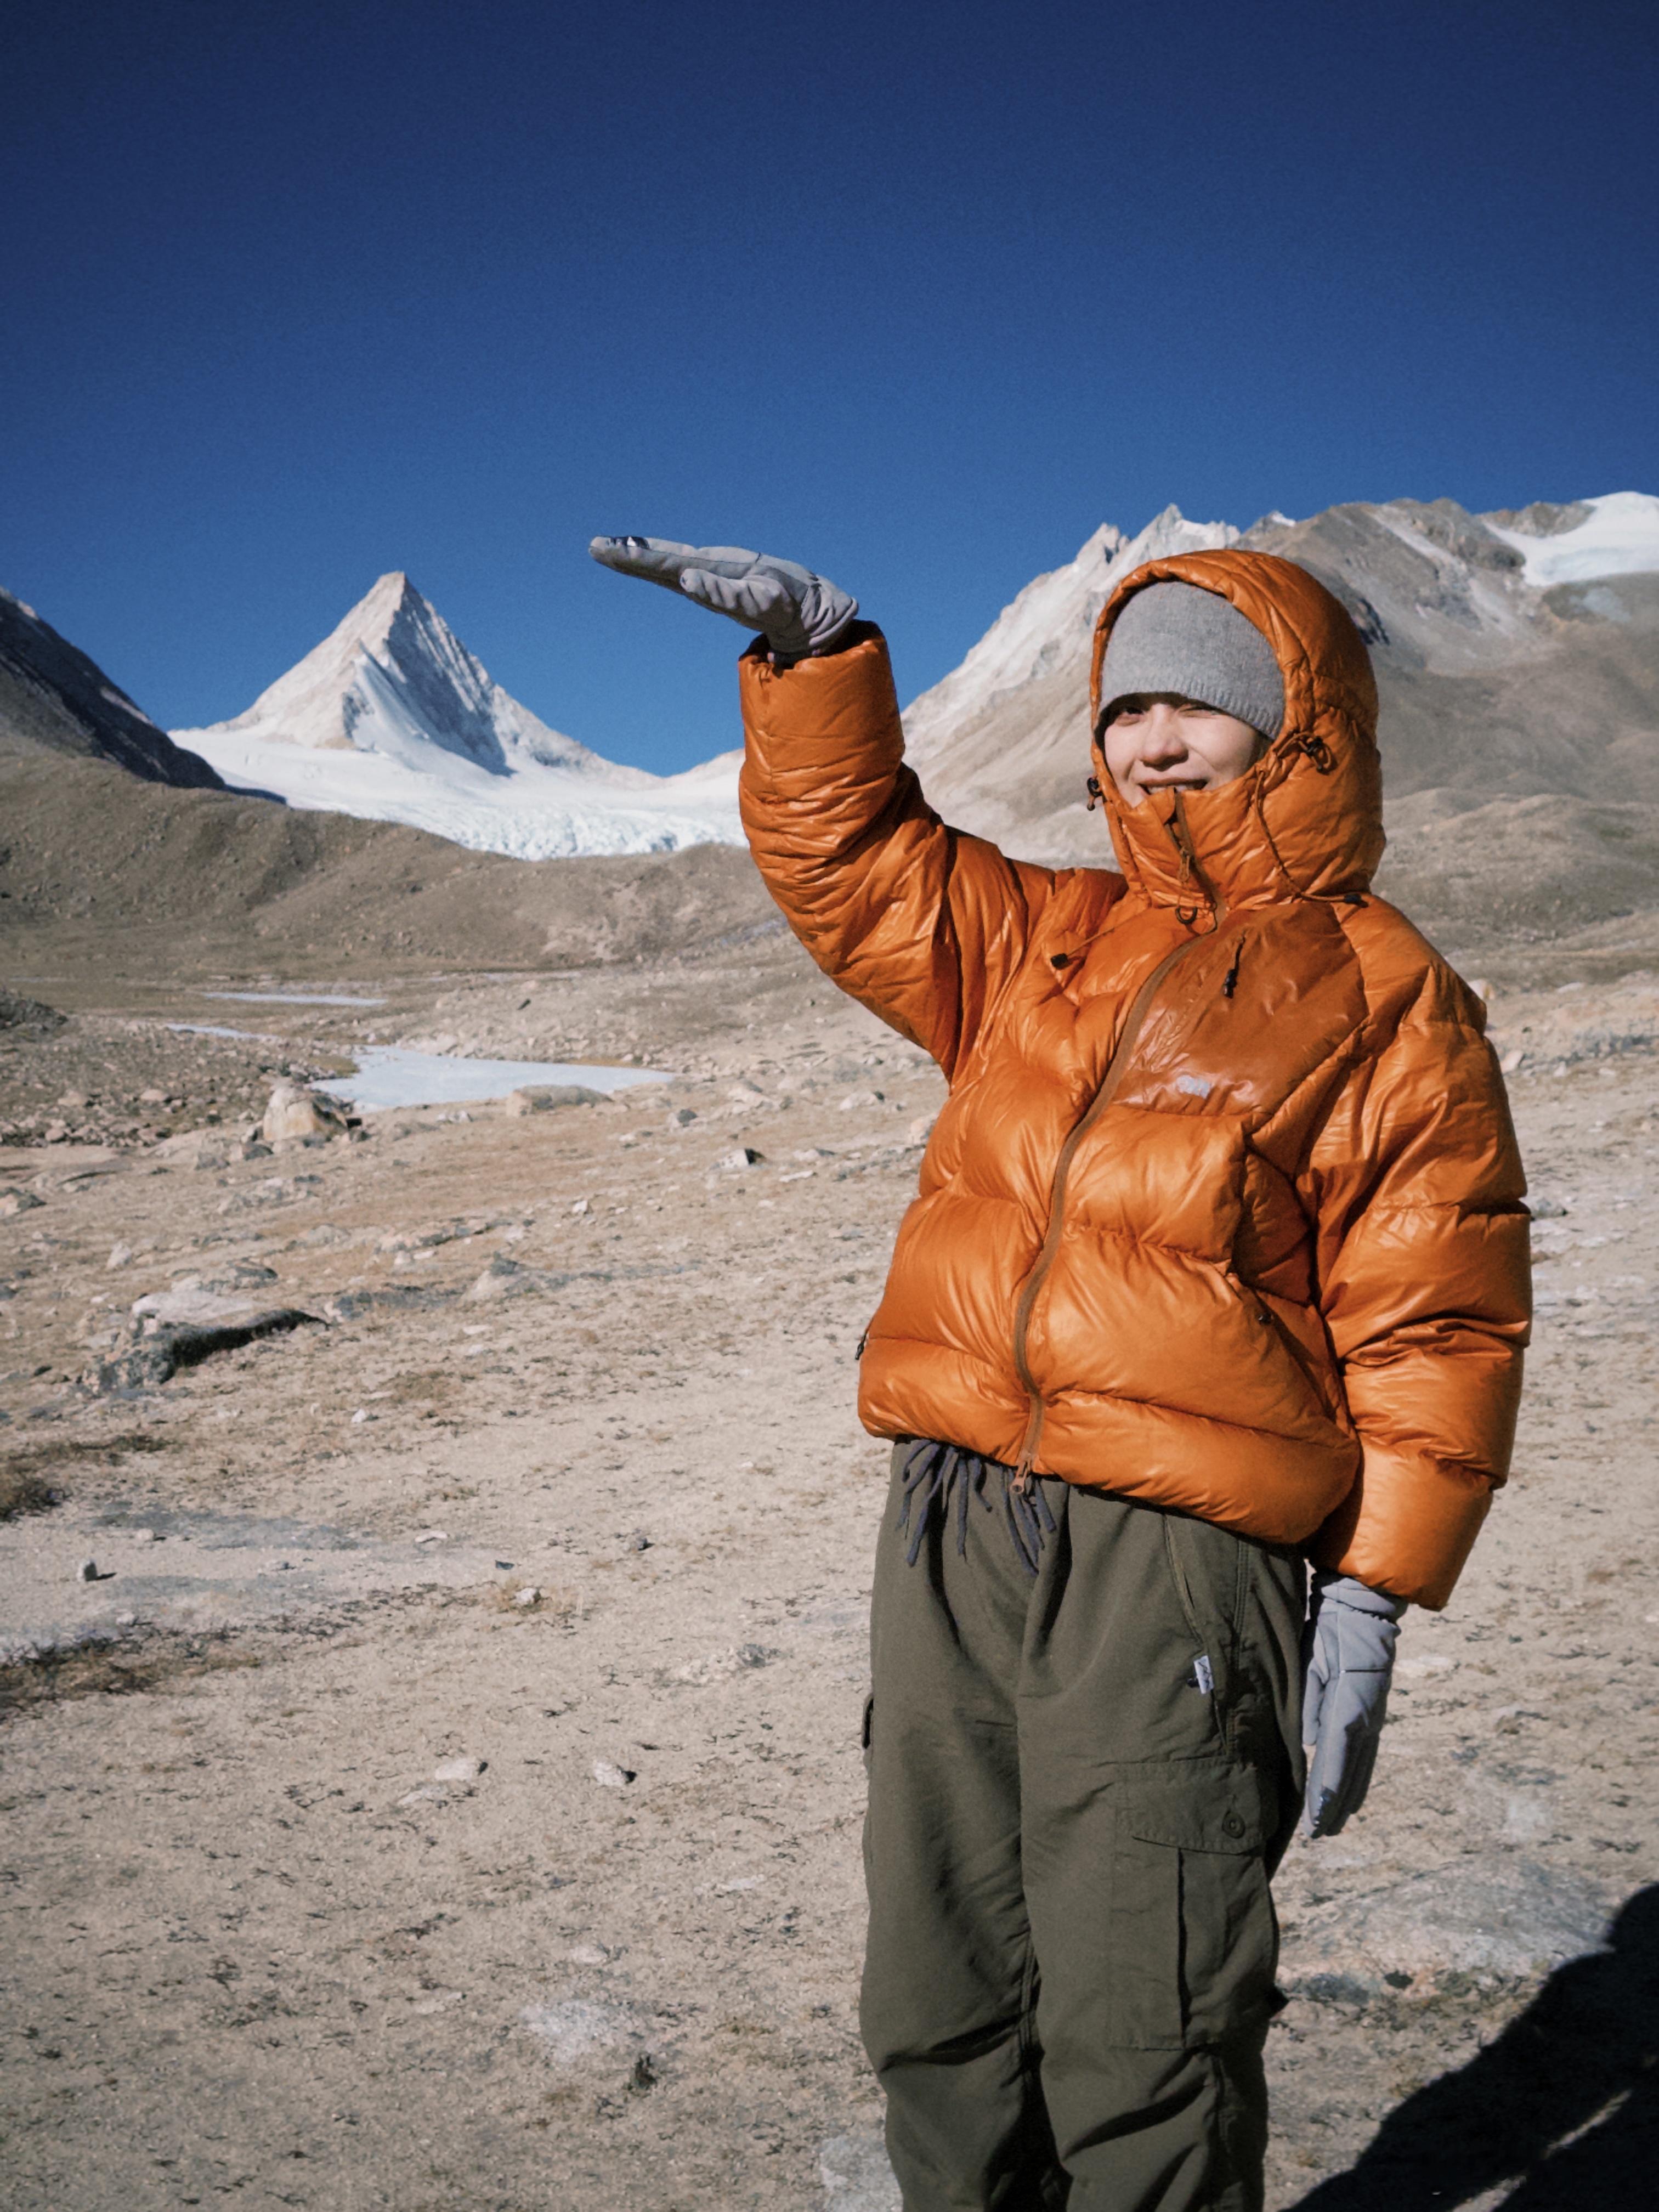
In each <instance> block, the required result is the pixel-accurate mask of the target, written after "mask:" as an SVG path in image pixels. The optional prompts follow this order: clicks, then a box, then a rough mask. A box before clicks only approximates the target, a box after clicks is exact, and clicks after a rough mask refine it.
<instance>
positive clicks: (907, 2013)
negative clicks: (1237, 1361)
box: [862, 1445, 1304, 2212]
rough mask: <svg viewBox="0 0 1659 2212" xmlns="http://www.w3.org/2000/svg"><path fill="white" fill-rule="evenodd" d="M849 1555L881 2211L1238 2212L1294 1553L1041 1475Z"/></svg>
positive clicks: (1260, 2016) (1269, 1914)
mask: <svg viewBox="0 0 1659 2212" xmlns="http://www.w3.org/2000/svg"><path fill="white" fill-rule="evenodd" d="M905 1451H906V1447H905V1446H903V1445H901V1446H900V1447H899V1448H898V1449H896V1451H895V1454H894V1482H893V1488H892V1491H891V1492H890V1498H889V1502H888V1510H887V1513H886V1516H885V1518H884V1522H883V1527H882V1531H881V1537H880V1542H879V1545H878V1553H877V1562H876V1576H875V1590H874V1600H873V1607H872V1680H873V1695H872V1699H871V1705H870V1709H869V1712H868V1715H867V1717H866V1748H867V1761H868V1766H869V1773H870V1801H869V1812H868V1816H867V1819H866V1827H865V1862H866V1875H867V1878H868V1881H869V1889H870V1938H869V1949H868V1955H867V1957H866V1964H865V1970H864V1987H863V1999H862V2027H863V2033H864V2042H865V2048H866V2051H868V2053H869V2055H870V2059H871V2063H872V2065H873V2066H874V2068H875V2070H876V2073H877V2075H878V2079H879V2081H880V2082H881V2086H882V2088H883V2090H884V2092H885V2093H886V2098H887V2147H888V2153H889V2155H890V2158H891V2160H892V2162H893V2167H894V2170H895V2172H896V2174H897V2176H898V2179H899V2183H900V2185H901V2187H902V2191H903V2197H904V2206H905V2212H945V2208H947V2207H949V2208H951V2212H959V2209H960V2212H969V2208H973V2212H978V2208H983V2209H984V2212H992V2209H993V2208H995V2212H1036V2208H1047V2207H1050V2206H1059V2205H1066V2206H1069V2207H1070V2208H1071V2212H1153V2208H1156V2212H1253V2208H1255V2207H1258V2206H1259V2205H1260V2204H1261V2188H1262V2184H1261V2164H1262V2153H1263V2149H1264V2146H1265V2142H1266V2136H1267V2093H1266V2087H1265V2083H1264V2079H1263V2073H1262V2064H1261V2054H1262V2047H1263V2045H1264V2042H1265V2040H1266V2035H1267V2023H1268V2021H1269V2018H1270V2017H1271V2015H1272V2014H1273V2010H1274V2009H1275V2007H1276V2004H1277V2002H1278V2000H1277V1998H1276V1995H1275V1991H1274V1987H1273V1973H1274V1968H1275V1965H1276V1959H1277V1949H1278V1930H1277V1926H1276V1923H1275V1921H1274V1917H1273V1904H1272V1900H1271V1899H1270V1897H1269V1894H1268V1887H1267V1885H1268V1878H1269V1875H1270V1874H1271V1872H1272V1871H1273V1868H1274V1867H1275V1866H1276V1865H1277V1864H1278V1860H1279V1854H1280V1853H1281V1851H1282V1850H1283V1849H1284V1847H1285V1843H1286V1842H1287V1841H1288V1839H1289V1837H1290V1835H1291V1832H1292V1831H1293V1829H1294V1826H1295V1821H1296V1817H1297V1808H1298V1803H1299V1797H1300V1790H1301V1783H1302V1771H1301V1770H1302V1754H1301V1751H1300V1747H1299V1744H1298V1735H1299V1718H1300V1716H1299V1710H1298V1706H1299V1695H1300V1677H1299V1668H1298V1664H1297V1651H1298V1644H1299V1638H1300V1633H1301V1628H1302V1621H1303V1613H1304V1567H1303V1562H1302V1559H1301V1557H1300V1555H1299V1554H1298V1553H1296V1552H1294V1551H1291V1550H1288V1549H1280V1548H1277V1547H1272V1546H1268V1545H1264V1544H1258V1543H1254V1542H1252V1541H1249V1540H1248V1539H1246V1538H1243V1537H1239V1536H1235V1535H1232V1534H1229V1533H1228V1532H1227V1531H1225V1529H1221V1528H1214V1527H1212V1526H1211V1525H1210V1524H1208V1523H1207V1522H1201V1521H1194V1520H1188V1519H1187V1518H1185V1517H1184V1516H1180V1515H1177V1514H1173V1513H1165V1512H1162V1511H1159V1510H1157V1509H1156V1508H1153V1507H1150V1506H1146V1505H1139V1504H1133V1503H1131V1502H1129V1501H1127V1500H1126V1499H1123V1498H1113V1497H1109V1496H1106V1495H1104V1494H1103V1493H1102V1492H1096V1491H1081V1490H1078V1489H1076V1488H1074V1487H1073V1486H1071V1485H1069V1484H1066V1483H1064V1482H1060V1481H1056V1480H1048V1481H1045V1482H1044V1483H1043V1484H1042V1493H1043V1497H1044V1499H1045V1500H1046V1502H1047V1504H1048V1510H1049V1511H1050V1513H1051V1514H1052V1516H1053V1519H1054V1523H1055V1524H1056V1525H1055V1528H1054V1532H1053V1533H1052V1534H1048V1537H1047V1538H1046V1541H1045V1543H1044V1546H1043V1548H1042V1553H1041V1555H1040V1558H1039V1561H1038V1571H1037V1573H1036V1577H1035V1579H1033V1578H1032V1577H1030V1574H1029V1572H1028V1571H1026V1570H1025V1569H1024V1568H1023V1567H1022V1565H1021V1563H1020V1560H1019V1559H1018V1555H1017V1554H1016V1552H1015V1549H1014V1547H1013V1544H1012V1541H1011V1540H1010V1534H1009V1530H1008V1528H1007V1525H1006V1522H1005V1520H1004V1518H1003V1514H1002V1511H1001V1510H1000V1501H999V1510H995V1511H989V1510H986V1508H985V1506H984V1504H982V1503H981V1501H980V1500H979V1499H978V1498H975V1499H973V1500H972V1502H971V1504H970V1505H969V1510H968V1515H967V1528H966V1538H965V1547H966V1548H965V1553H963V1554H959V1553H958V1551H957V1542H958V1533H957V1512H956V1511H955V1510H951V1511H950V1512H949V1513H945V1512H936V1513H935V1514H933V1516H931V1518H930V1519H929V1522H928V1523H927V1531H926V1534H925V1537H924V1539H923V1541H922V1544H921V1552H920V1556H919V1557H918V1558H917V1559H916V1562H915V1565H914V1566H911V1565H907V1564H906V1559H905V1553H906V1549H907V1541H908V1540H907V1538H906V1536H905V1535H904V1534H902V1533H901V1532H900V1530H899V1528H898V1526H897V1522H898V1517H899V1513H900V1510H901V1503H902V1492H901V1480H900V1474H901V1468H902V1461H903V1458H904V1455H905Z"/></svg>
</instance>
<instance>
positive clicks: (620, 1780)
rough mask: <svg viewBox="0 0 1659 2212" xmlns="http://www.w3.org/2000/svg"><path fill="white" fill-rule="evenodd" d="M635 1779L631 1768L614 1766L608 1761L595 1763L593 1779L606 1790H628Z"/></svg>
mask: <svg viewBox="0 0 1659 2212" xmlns="http://www.w3.org/2000/svg"><path fill="white" fill-rule="evenodd" d="M634 1778H635V1775H634V1770H633V1768H632V1767H630V1766H614V1765H612V1764H611V1761H610V1760H609V1759H595V1760H594V1762H593V1779H594V1780H595V1781H596V1782H597V1783H598V1784H599V1785H600V1787H601V1788H602V1789H605V1790H626V1789H627V1787H628V1785H629V1783H630V1782H632V1781H633V1780H634Z"/></svg>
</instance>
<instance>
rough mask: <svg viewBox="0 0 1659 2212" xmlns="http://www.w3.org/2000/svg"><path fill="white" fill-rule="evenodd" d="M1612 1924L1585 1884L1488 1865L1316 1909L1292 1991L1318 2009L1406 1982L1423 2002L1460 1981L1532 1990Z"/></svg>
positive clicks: (1530, 1863) (1305, 1927)
mask: <svg viewBox="0 0 1659 2212" xmlns="http://www.w3.org/2000/svg"><path fill="white" fill-rule="evenodd" d="M1606 1929H1607V1905H1606V1903H1605V1901H1604V1900H1603V1899H1602V1898H1601V1896H1600V1895H1599V1894H1598V1893H1596V1892H1595V1891H1594V1890H1592V1889H1591V1888H1589V1886H1588V1885H1587V1884H1585V1883H1584V1882H1583V1881H1580V1880H1579V1879H1578V1878H1577V1876H1576V1875H1571V1874H1569V1873H1567V1872H1565V1870H1564V1869H1559V1868H1556V1867H1552V1866H1547V1865H1545V1864H1543V1863H1541V1862H1539V1861H1535V1860H1530V1859H1524V1858H1519V1857H1513V1856H1510V1855H1509V1854H1505V1855H1504V1856H1503V1857H1483V1858H1481V1859H1479V1860H1474V1861H1470V1862H1468V1863H1464V1864H1460V1865H1454V1866H1449V1867H1439V1868H1436V1869H1433V1870H1432V1871H1431V1872H1430V1873H1427V1874H1420V1875H1412V1876H1411V1878H1410V1879H1409V1880H1408V1881H1401V1882H1395V1883H1393V1884H1391V1885H1390V1886H1389V1887H1387V1888H1386V1889H1377V1890H1372V1891H1370V1892H1369V1893H1361V1894H1360V1895H1358V1896H1346V1897H1344V1898H1342V1899H1340V1900H1338V1899H1333V1900H1332V1901H1331V1903H1329V1904H1328V1905H1323V1906H1321V1907H1317V1908H1316V1909H1315V1911H1312V1912H1311V1913H1310V1914H1309V1916H1308V1917H1307V1919H1306V1920H1305V1921H1304V1923H1302V1925H1301V1926H1300V1928H1298V1929H1296V1930H1295V1931H1294V1932H1293V1934H1292V1935H1291V1936H1288V1937H1287V1940H1286V1945H1285V1977H1284V1978H1285V1987H1286V1988H1287V1989H1289V1990H1291V1992H1292V1993H1293V1994H1297V1995H1302V1996H1310V1997H1312V1998H1314V1999H1315V2000H1316V2001H1318V2000H1319V1999H1321V1998H1331V1997H1334V1998H1336V1999H1337V2000H1339V2001H1341V2000H1343V1999H1344V1998H1345V1997H1346V1998H1347V1999H1348V2000H1349V2001H1360V2000H1363V1999H1364V1998H1365V1997H1368V1996H1377V1995H1380V1994H1381V1992H1382V1990H1383V1988H1384V1987H1385V1986H1393V1987H1395V1988H1400V1987H1404V1986H1407V1983H1401V1981H1400V1979H1399V1977H1401V1975H1404V1976H1406V1977H1407V1978H1408V1984H1409V1986H1410V1987H1411V1988H1412V1989H1413V1994H1415V1995H1421V1996H1428V1995H1431V1994H1432V1993H1433V1990H1434V1989H1435V1987H1436V1985H1437V1984H1438V1983H1439V1982H1440V1981H1441V1980H1443V1978H1446V1977H1448V1976H1451V1975H1456V1976H1459V1977H1462V1978H1467V1979H1468V1981H1471V1982H1474V1983H1475V1984H1480V1985H1483V1986H1486V1987H1497V1986H1501V1985H1503V1984H1514V1983H1518V1982H1527V1981H1529V1980H1531V1979H1532V1978H1534V1976H1536V1975H1538V1974H1541V1973H1545V1972H1548V1971H1549V1969H1550V1968H1552V1967H1553V1966H1560V1965H1561V1964H1562V1963H1563V1962H1564V1961H1565V1960H1568V1959H1575V1958H1578V1957H1581V1956H1582V1955H1583V1954H1584V1953H1585V1952H1587V1951H1593V1950H1595V1948H1596V1947H1597V1946H1598V1945H1599V1944H1600V1943H1601V1941H1602V1940H1603V1937H1604V1935H1605V1933H1606ZM1390 1977H1392V1978H1393V1979H1392V1981H1391V1982H1390V1979H1389V1978H1390Z"/></svg>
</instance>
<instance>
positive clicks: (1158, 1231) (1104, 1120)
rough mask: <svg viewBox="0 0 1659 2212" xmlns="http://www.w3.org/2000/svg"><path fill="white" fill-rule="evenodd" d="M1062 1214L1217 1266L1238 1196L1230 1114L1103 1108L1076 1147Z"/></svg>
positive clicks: (1231, 1233)
mask: <svg viewBox="0 0 1659 2212" xmlns="http://www.w3.org/2000/svg"><path fill="white" fill-rule="evenodd" d="M1071 1180H1072V1192H1071V1199H1072V1202H1071V1204H1070V1205H1069V1206H1067V1209H1066V1211H1067V1212H1068V1214H1069V1215H1070V1216H1071V1218H1072V1220H1073V1222H1074V1223H1075V1224H1076V1225H1077V1226H1078V1227H1079V1228H1080V1229H1085V1230H1092V1231H1095V1232H1096V1233H1097V1234H1103V1235H1106V1236H1116V1237H1127V1238H1130V1239H1131V1240H1132V1241H1133V1242H1134V1243H1139V1244H1157V1245H1161V1246H1162V1247H1163V1248H1164V1249H1165V1250H1167V1251H1173V1252H1184V1253H1188V1254H1189V1255H1191V1256H1192V1257H1193V1258H1194V1259H1198V1260H1207V1261H1212V1262H1213V1263H1214V1264H1215V1265H1217V1266H1219V1267H1225V1266H1226V1265H1227V1264H1228V1262H1229V1261H1231V1257H1232V1251H1233V1246H1234V1243H1235V1241H1236V1240H1237V1235H1238V1225H1239V1218H1240V1214H1241V1211H1242V1208H1243V1194H1244V1132H1243V1127H1241V1125H1240V1124H1239V1123H1238V1122H1237V1121H1234V1120H1232V1119H1231V1117H1228V1118H1223V1117H1222V1116H1220V1115H1208V1114H1179V1113H1173V1114H1172V1113H1161V1112H1159V1111H1158V1110H1157V1109H1155V1108H1152V1107H1144V1106H1120V1105H1116V1104H1113V1105H1110V1106H1109V1107H1108V1108H1107V1109H1106V1110H1105V1112H1104V1113H1103V1115H1101V1117H1100V1119H1099V1121H1097V1122H1096V1123H1095V1125H1094V1127H1092V1128H1091V1129H1090V1130H1089V1131H1088V1132H1087V1133H1086V1134H1085V1137H1084V1139H1083V1141H1082V1143H1081V1144H1080V1145H1079V1147H1078V1155H1077V1158H1076V1160H1075V1161H1074V1163H1073V1170H1072V1179H1071Z"/></svg>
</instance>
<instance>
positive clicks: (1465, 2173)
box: [1295, 1884, 1659, 2212]
mask: <svg viewBox="0 0 1659 2212" xmlns="http://www.w3.org/2000/svg"><path fill="white" fill-rule="evenodd" d="M1506 2184H1508V2185H1512V2186H1511V2190H1510V2194H1509V2195H1508V2196H1507V2197H1504V2198H1503V2199H1502V2203H1503V2207H1504V2212H1650V2208H1651V2206H1652V2205H1653V2204H1654V2203H1656V2201H1659V2197H1656V2191H1659V1884H1655V1885H1654V1886H1652V1887H1650V1888H1647V1889H1642V1890H1638V1892H1637V1893H1636V1894H1635V1895H1634V1896H1633V1897H1632V1898H1631V1899H1630V1900H1629V1902H1628V1903H1627V1904H1626V1905H1625V1906H1624V1908H1623V1910H1622V1911H1620V1914H1619V1916H1618V1917H1617V1918H1616V1919H1615V1920H1614V1922H1613V1926H1612V1928H1611V1929H1609V1931H1608V1934H1607V1948H1605V1949H1604V1950H1601V1951H1597V1952H1595V1953H1593V1954H1591V1955H1590V1956H1589V1957H1588V1958H1583V1959H1575V1960H1572V1961H1571V1963H1570V1964H1569V1965H1567V1966H1562V1967H1559V1969H1558V1970H1557V1971H1556V1972H1554V1973H1553V1974H1552V1975H1551V1976H1550V1978H1549V1980H1548V1981H1547V1982H1546V1984H1544V1986H1543V1988H1542V1989H1541V1990H1540V1991H1539V1993H1538V1996H1536V1998H1535V1999H1534V2001H1533V2002H1532V2003H1531V2004H1530V2005H1529V2006H1528V2008H1527V2009H1526V2011H1525V2012H1524V2013H1522V2015H1521V2016H1520V2018H1519V2019H1518V2020H1516V2021H1512V2022H1511V2023H1510V2026H1509V2027H1507V2028H1505V2029H1504V2033H1502V2035H1500V2036H1499V2037H1498V2039H1496V2041H1495V2042H1492V2043H1491V2044H1489V2045H1487V2046H1486V2049H1485V2050H1484V2051H1481V2053H1480V2056H1479V2057H1477V2058H1474V2059H1473V2060H1471V2062H1470V2063H1469V2064H1468V2065H1467V2066H1465V2067H1462V2068H1461V2069H1459V2070H1458V2071H1457V2072H1456V2073H1455V2074H1447V2075H1443V2076H1442V2078H1441V2079H1440V2080H1439V2081H1434V2082H1431V2083H1430V2085H1429V2086H1428V2087H1427V2088H1425V2089H1419V2091H1418V2092H1417V2093H1416V2094H1415V2095H1414V2096H1412V2097H1408V2098H1407V2100H1406V2102H1405V2103H1404V2104H1403V2105H1401V2106H1400V2107H1399V2109H1398V2110H1397V2111H1396V2112H1391V2113H1390V2114H1389V2118H1387V2119H1386V2120H1384V2121H1383V2125H1382V2126H1381V2128H1380V2129H1379V2130H1377V2133H1376V2138H1375V2140H1374V2141H1373V2142H1371V2144H1370V2147H1369V2148H1367V2149H1366V2151H1365V2152H1364V2155H1363V2156H1362V2157H1361V2158H1360V2159H1359V2160H1358V2161H1357V2163H1356V2164H1355V2165H1354V2166H1352V2167H1351V2168H1350V2169H1349V2171H1348V2172H1346V2173H1339V2174H1334V2175H1332V2176H1331V2178H1330V2179H1328V2180H1327V2181H1322V2183H1321V2184H1320V2185H1319V2186H1318V2188H1316V2189H1315V2190H1314V2191H1311V2192H1310V2194H1309V2195H1308V2196H1306V2197H1303V2198H1302V2199H1301V2201H1300V2203H1298V2204H1297V2206H1296V2208H1295V2212H1431V2208H1432V2209H1433V2212H1450V2208H1452V2207H1455V2206H1456V2205H1459V2204H1463V2203H1468V2201H1469V2200H1470V2199H1471V2198H1473V2197H1480V2196H1482V2195H1484V2194H1485V2193H1486V2192H1488V2191H1492V2190H1494V2189H1498V2188H1501V2187H1503V2186H1504V2185H1506Z"/></svg>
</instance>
